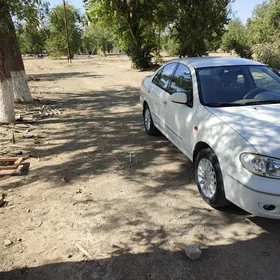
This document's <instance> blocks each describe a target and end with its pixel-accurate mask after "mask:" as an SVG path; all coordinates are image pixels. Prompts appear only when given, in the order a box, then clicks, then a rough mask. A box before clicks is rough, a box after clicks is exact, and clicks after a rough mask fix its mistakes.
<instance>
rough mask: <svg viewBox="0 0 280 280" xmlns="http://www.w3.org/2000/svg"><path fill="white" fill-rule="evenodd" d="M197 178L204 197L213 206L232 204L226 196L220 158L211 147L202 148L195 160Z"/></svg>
mask: <svg viewBox="0 0 280 280" xmlns="http://www.w3.org/2000/svg"><path fill="white" fill-rule="evenodd" d="M195 180H196V183H197V186H198V190H199V192H200V195H201V196H202V198H203V199H204V200H205V201H206V202H207V203H208V204H209V205H210V206H212V207H214V208H219V207H223V206H226V205H228V204H230V202H229V201H228V200H227V199H226V197H225V191H224V182H223V176H222V172H221V168H220V164H219V161H218V158H217V156H216V154H215V153H214V151H213V150H212V149H210V148H208V149H205V150H202V151H201V152H200V153H199V154H198V156H197V158H196V161H195Z"/></svg>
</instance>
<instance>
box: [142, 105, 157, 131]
mask: <svg viewBox="0 0 280 280" xmlns="http://www.w3.org/2000/svg"><path fill="white" fill-rule="evenodd" d="M143 117H144V126H145V129H146V132H147V133H148V134H149V135H150V136H156V135H159V134H160V132H159V130H158V129H157V128H156V127H155V125H154V122H153V118H152V114H151V111H150V109H149V106H148V105H145V107H144V113H143Z"/></svg>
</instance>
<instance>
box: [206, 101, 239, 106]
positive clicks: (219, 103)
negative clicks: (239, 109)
mask: <svg viewBox="0 0 280 280" xmlns="http://www.w3.org/2000/svg"><path fill="white" fill-rule="evenodd" d="M242 105H243V104H238V103H229V102H212V103H206V104H205V106H209V107H227V106H242Z"/></svg>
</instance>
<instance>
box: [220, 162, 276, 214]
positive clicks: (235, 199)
mask: <svg viewBox="0 0 280 280" xmlns="http://www.w3.org/2000/svg"><path fill="white" fill-rule="evenodd" d="M224 187H225V194H226V198H227V199H228V200H229V201H231V202H232V203H234V204H236V205H238V206H239V207H240V208H242V209H244V210H246V211H248V212H250V213H252V214H255V215H257V216H261V217H266V218H274V219H280V180H277V179H269V178H265V177H260V176H257V175H254V174H252V173H250V172H249V171H247V170H246V169H245V168H243V167H242V168H235V167H230V168H228V169H227V172H226V175H225V176H224ZM268 205H270V206H273V207H267V206H268ZM274 207H275V208H274Z"/></svg>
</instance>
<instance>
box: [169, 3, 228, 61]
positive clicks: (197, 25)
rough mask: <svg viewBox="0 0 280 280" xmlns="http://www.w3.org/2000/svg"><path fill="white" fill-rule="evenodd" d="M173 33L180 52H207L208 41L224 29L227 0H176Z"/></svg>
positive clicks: (184, 53) (226, 15) (226, 18)
mask: <svg viewBox="0 0 280 280" xmlns="http://www.w3.org/2000/svg"><path fill="white" fill-rule="evenodd" d="M171 2H172V3H173V4H172V5H171V6H172V9H173V13H174V17H173V22H174V24H172V32H171V34H172V36H173V37H174V39H175V42H177V43H178V44H179V55H180V56H202V55H206V54H207V43H209V42H211V41H213V40H217V38H220V37H221V36H222V35H223V33H224V25H225V24H226V23H227V22H228V20H229V15H230V3H231V1H230V0H175V1H171Z"/></svg>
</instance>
